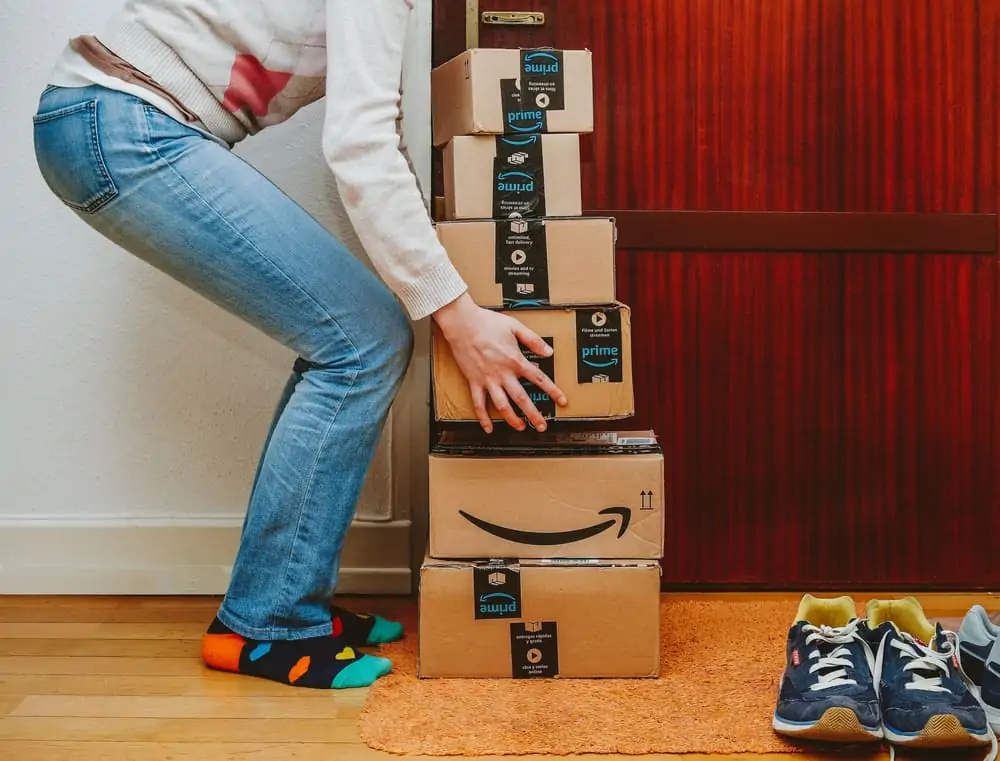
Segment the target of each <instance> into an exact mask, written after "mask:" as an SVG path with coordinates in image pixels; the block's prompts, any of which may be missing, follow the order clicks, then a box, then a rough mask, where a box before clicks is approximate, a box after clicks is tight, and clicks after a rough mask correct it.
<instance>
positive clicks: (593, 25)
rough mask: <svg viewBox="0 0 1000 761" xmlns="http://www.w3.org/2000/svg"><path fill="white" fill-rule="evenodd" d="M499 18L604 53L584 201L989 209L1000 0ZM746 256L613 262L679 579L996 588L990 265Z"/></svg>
mask: <svg viewBox="0 0 1000 761" xmlns="http://www.w3.org/2000/svg"><path fill="white" fill-rule="evenodd" d="M436 5H437V6H438V7H439V8H440V7H442V6H444V5H447V3H443V2H442V1H441V0H438V2H437V3H436ZM489 9H490V10H515V9H518V10H520V9H523V10H532V9H535V10H543V11H545V12H546V14H547V15H548V17H549V22H550V23H548V24H547V25H546V26H545V27H543V28H542V29H539V30H530V31H528V30H518V29H510V28H506V29H499V30H491V29H490V28H487V27H483V28H482V37H481V44H482V45H483V46H484V47H489V46H503V47H506V46H529V45H553V46H556V47H561V48H579V47H587V48H589V49H591V50H592V51H593V54H594V75H595V118H596V123H595V134H594V135H592V136H588V137H585V138H584V140H583V155H584V166H583V182H584V205H585V207H586V208H588V209H597V210H600V209H632V210H657V209H681V210H739V211H746V210H749V211H763V212H803V211H824V212H911V213H941V212H955V213H990V214H993V213H996V212H997V203H996V199H997V188H998V183H1000V177H998V173H1000V168H998V167H1000V162H998V160H997V135H998V114H997V109H998V107H997V95H996V90H997V85H998V82H1000V71H998V67H1000V61H998V53H997V50H998V44H1000V0H882V1H881V2H878V3H871V2H867V1H866V0H768V2H760V0H677V1H676V2H670V3H664V2H657V1H656V0H620V1H619V2H615V3H590V4H586V5H584V4H580V3H575V2H569V0H549V1H548V2H535V3H523V2H513V0H497V1H496V2H491V3H490V4H489ZM442 23H444V22H442ZM439 28H440V27H439ZM443 39H446V40H451V42H450V43H447V44H452V45H454V39H455V38H454V37H453V36H450V37H449V36H447V35H446V36H445V37H444V38H443ZM458 39H459V40H461V38H458ZM459 47H460V45H459ZM445 48H446V44H445V43H442V44H441V45H439V46H438V48H436V49H435V55H436V56H438V58H439V60H440V59H441V58H442V56H444V53H445ZM447 52H448V53H450V54H453V53H454V52H457V50H454V49H452V50H448V51H447ZM444 57H447V56H444ZM737 248H738V247H734V250H733V251H732V252H721V253H711V254H702V253H682V252H670V251H658V250H629V251H627V252H624V251H622V252H620V253H619V259H618V267H619V294H620V298H621V300H622V301H625V302H626V303H628V304H629V305H630V306H631V307H632V310H633V327H634V355H635V357H636V367H635V379H636V403H637V410H638V414H637V416H636V418H635V419H634V420H633V421H631V422H633V423H634V424H635V425H642V426H652V427H653V428H655V429H656V430H657V432H658V433H659V434H660V437H661V440H662V442H663V444H664V447H665V454H666V457H667V477H668V480H669V489H668V491H669V495H670V497H669V498H670V503H669V507H668V521H667V529H666V552H665V558H664V560H663V570H664V582H665V583H666V584H667V585H687V584H705V585H752V586H754V587H757V588H766V587H774V588H782V587H784V588H789V587H791V588H798V589H801V588H813V589H829V588H833V587H843V586H845V585H851V586H853V587H855V588H859V587H867V588H870V587H874V586H880V585H885V584H890V583H891V584H898V585H901V587H902V586H905V587H914V588H928V587H934V588H942V589H947V588H961V587H976V588H983V587H995V586H996V585H997V584H1000V566H997V565H996V564H993V563H990V562H989V558H990V557H991V554H990V548H991V546H992V543H991V538H992V537H994V536H996V534H997V530H998V529H1000V509H998V508H1000V504H998V496H1000V495H998V483H997V476H996V475H995V474H996V473H997V470H998V468H997V465H998V462H997V459H998V455H1000V446H998V444H1000V442H998V441H997V437H998V436H1000V419H998V412H1000V403H998V402H1000V400H998V393H1000V392H998V381H1000V373H998V368H997V363H998V356H997V353H998V349H997V335H996V328H995V327H994V325H995V324H996V322H997V319H998V317H1000V314H998V295H997V273H996V265H997V262H996V258H995V257H994V256H981V255H948V256H945V255H940V254H937V253H934V252H923V253H920V254H914V253H907V252H902V253H895V254H892V255H876V254H843V255H837V254H829V253H824V254H822V255H817V254H811V253H797V252H781V253H773V252H755V253H744V252H740V251H739V250H736V249H737Z"/></svg>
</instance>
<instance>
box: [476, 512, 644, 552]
mask: <svg viewBox="0 0 1000 761" xmlns="http://www.w3.org/2000/svg"><path fill="white" fill-rule="evenodd" d="M458 514H459V515H461V516H462V517H463V518H465V520H467V521H468V522H469V523H471V524H472V525H473V526H476V527H477V528H480V529H482V530H483V531H485V532H486V533H487V534H492V535H493V536H495V537H497V538H498V539H506V540H507V541H508V542H515V543H517V544H530V545H533V546H535V547H552V546H554V545H557V544H574V543H576V542H582V541H584V540H585V539H590V538H592V537H595V536H597V535H598V534H602V533H604V532H605V531H607V530H608V529H610V528H611V527H612V526H614V525H615V523H618V522H619V521H620V524H621V525H620V526H619V528H618V537H617V538H618V539H621V538H622V537H623V536H624V535H625V532H626V531H628V525H629V522H630V521H631V520H632V510H631V509H630V508H628V507H606V508H604V509H603V510H601V511H600V512H599V513H598V515H614V516H617V517H616V518H608V519H607V520H604V521H601V522H599V523H595V524H593V525H592V526H584V527H583V528H577V529H571V530H569V531H521V530H520V529H516V528H510V527H508V526H498V525H497V524H495V523H490V522H489V521H484V520H483V519H482V518H477V517H476V516H474V515H471V514H469V513H467V512H465V510H459V511H458Z"/></svg>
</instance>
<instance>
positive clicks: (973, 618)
mask: <svg viewBox="0 0 1000 761" xmlns="http://www.w3.org/2000/svg"><path fill="white" fill-rule="evenodd" d="M997 642H1000V627H998V626H997V625H996V624H994V623H993V622H992V621H991V620H990V617H989V616H988V615H987V614H986V610H985V609H984V608H983V606H981V605H973V606H972V608H970V609H969V612H968V613H966V614H965V618H964V619H962V626H961V628H959V630H958V652H959V660H960V661H961V663H962V670H963V671H964V672H965V674H966V676H967V677H968V678H969V681H971V682H972V684H973V685H975V686H974V687H973V691H974V692H976V691H978V693H979V698H980V702H981V703H982V704H983V709H984V710H985V711H986V720H987V721H988V722H989V723H990V727H991V728H992V729H993V731H994V732H1000V646H998V645H997Z"/></svg>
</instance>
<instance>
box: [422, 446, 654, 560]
mask: <svg viewBox="0 0 1000 761" xmlns="http://www.w3.org/2000/svg"><path fill="white" fill-rule="evenodd" d="M429 465H430V546H429V554H430V556H431V557H433V558H439V559H440V558H453V559H463V558H509V557H517V558H551V557H559V558H594V557H599V558H648V559H653V560H655V559H658V558H661V557H662V556H663V526H664V491H665V490H664V477H663V453H662V450H661V449H660V446H659V444H658V443H657V441H656V436H655V435H654V434H653V432H652V431H637V432H614V431H607V432H600V433H596V432H595V433H561V432H560V433H550V432H546V433H542V434H540V433H536V432H534V431H526V432H524V433H518V432H503V431H497V432H495V433H493V434H491V435H489V436H487V435H486V434H484V433H482V432H481V431H480V432H475V431H445V432H444V433H442V435H441V437H440V438H439V440H438V442H437V443H436V444H435V445H434V446H433V447H432V448H431V454H430V458H429Z"/></svg>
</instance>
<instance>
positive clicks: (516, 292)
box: [437, 217, 615, 309]
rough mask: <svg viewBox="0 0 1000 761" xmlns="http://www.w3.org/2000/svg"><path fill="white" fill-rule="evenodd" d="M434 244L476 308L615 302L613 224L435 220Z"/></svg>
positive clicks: (597, 219) (585, 220) (572, 220)
mask: <svg viewBox="0 0 1000 761" xmlns="http://www.w3.org/2000/svg"><path fill="white" fill-rule="evenodd" d="M437 234H438V239H439V240H440V241H441V244H442V245H443V246H444V247H445V250H447V252H448V257H449V258H450V259H451V262H452V264H454V265H455V269H457V270H458V273H459V274H460V275H461V276H462V278H463V279H464V280H465V282H466V283H467V284H468V286H469V294H470V295H471V296H472V299H473V300H474V301H475V302H476V303H477V304H479V306H482V307H487V308H501V307H506V308H508V309H516V308H524V307H532V306H534V307H538V306H579V305H588V304H608V303H611V302H613V301H614V300H615V222H614V220H613V219H608V218H601V217H587V218H584V217H566V218H551V217H547V218H545V219H513V220H509V221H507V220H503V221H500V220H475V221H464V222H439V223H438V225H437Z"/></svg>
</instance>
